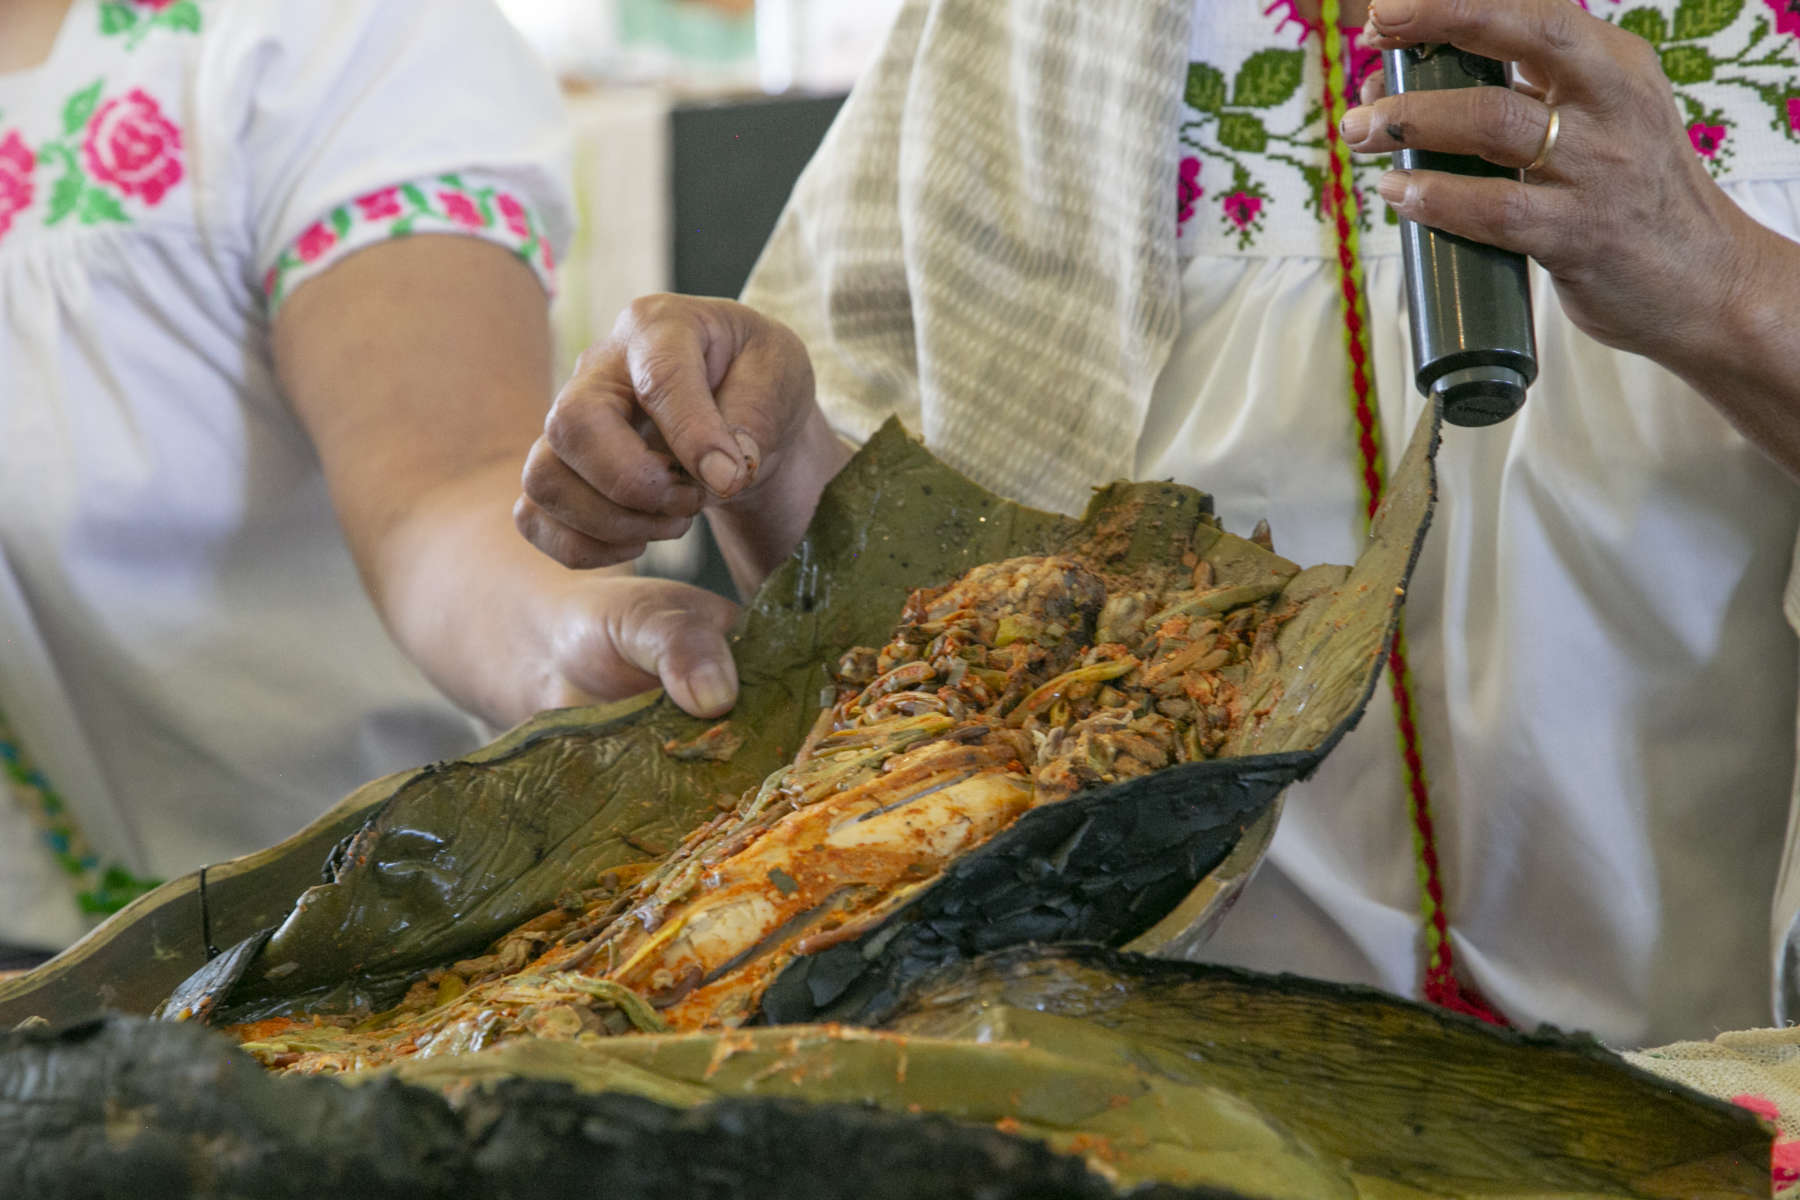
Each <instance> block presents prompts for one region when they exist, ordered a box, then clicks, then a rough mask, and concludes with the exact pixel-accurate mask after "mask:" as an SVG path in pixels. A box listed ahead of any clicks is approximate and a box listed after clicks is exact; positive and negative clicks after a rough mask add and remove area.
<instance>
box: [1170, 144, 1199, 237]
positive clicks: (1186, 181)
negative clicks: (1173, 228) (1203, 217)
mask: <svg viewBox="0 0 1800 1200" xmlns="http://www.w3.org/2000/svg"><path fill="white" fill-rule="evenodd" d="M1204 195H1206V189H1205V188H1203V187H1201V186H1200V160H1199V159H1197V158H1195V157H1194V156H1193V155H1191V154H1190V155H1188V156H1187V157H1186V158H1184V159H1182V160H1181V178H1180V179H1178V180H1177V181H1176V183H1175V196H1176V200H1177V202H1178V203H1179V204H1180V205H1181V212H1180V213H1179V214H1178V215H1177V216H1176V218H1175V224H1176V225H1177V226H1180V225H1185V224H1187V223H1188V220H1189V219H1190V218H1192V217H1193V215H1194V201H1196V200H1198V199H1200V197H1202V196H1204Z"/></svg>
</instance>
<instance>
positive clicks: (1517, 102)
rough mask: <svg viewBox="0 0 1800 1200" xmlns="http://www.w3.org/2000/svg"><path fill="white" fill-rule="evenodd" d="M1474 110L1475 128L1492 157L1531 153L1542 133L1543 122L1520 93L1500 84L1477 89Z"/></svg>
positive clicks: (1475, 90)
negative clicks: (1501, 86)
mask: <svg viewBox="0 0 1800 1200" xmlns="http://www.w3.org/2000/svg"><path fill="white" fill-rule="evenodd" d="M1474 109H1475V123H1476V128H1477V129H1478V130H1480V133H1481V137H1482V141H1483V143H1484V148H1485V149H1486V151H1487V152H1488V154H1487V156H1488V157H1490V158H1493V157H1499V158H1510V157H1512V156H1515V155H1517V154H1519V153H1521V152H1529V151H1530V150H1531V149H1532V148H1533V147H1535V146H1536V145H1537V144H1538V141H1539V140H1540V139H1541V138H1542V136H1543V133H1544V130H1543V128H1542V121H1541V120H1540V119H1539V117H1538V115H1537V114H1535V113H1533V112H1532V111H1531V106H1530V104H1529V103H1528V102H1526V100H1525V98H1524V97H1522V96H1520V95H1519V94H1518V93H1517V92H1513V91H1508V90H1507V89H1505V88H1497V87H1484V88H1475V89H1474ZM1527 157H1529V153H1527Z"/></svg>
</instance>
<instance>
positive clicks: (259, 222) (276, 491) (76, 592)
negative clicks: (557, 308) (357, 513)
mask: <svg viewBox="0 0 1800 1200" xmlns="http://www.w3.org/2000/svg"><path fill="white" fill-rule="evenodd" d="M562 138H563V133H562V128H561V112H560V104H559V100H558V97H557V95H556V91H555V88H554V85H553V83H552V82H551V81H550V80H549V78H548V77H547V75H546V74H545V73H544V72H543V71H542V70H541V69H540V67H539V66H538V64H537V62H536V60H535V59H533V58H532V56H531V55H530V52H529V51H528V50H527V49H526V48H525V47H524V46H523V45H522V43H520V42H519V40H518V39H517V38H516V37H515V36H514V34H513V33H512V31H511V29H510V27H509V26H508V25H507V24H506V22H505V21H504V19H503V18H502V17H501V16H500V15H499V13H498V11H497V10H495V9H494V8H493V7H492V5H491V3H490V2H489V0H435V2H434V3H432V4H430V5H417V4H406V3H398V2H393V0H310V2H309V3H305V4H265V3H260V2H258V0H198V2H197V3H192V2H189V0H177V2H176V3H173V4H142V3H140V4H134V5H119V4H105V5H102V4H99V3H96V0H75V3H74V4H73V6H72V7H71V9H70V11H69V14H68V18H67V21H66V23H65V25H64V27H63V29H62V32H61V34H60V36H59V38H58V40H57V41H56V43H55V46H54V48H53V49H52V51H51V53H50V56H49V58H48V59H47V61H45V62H44V63H43V65H41V66H40V67H38V68H36V69H34V70H31V71H27V72H23V73H19V74H14V75H9V76H0V709H3V710H4V711H5V712H6V713H7V714H8V716H9V717H10V719H11V721H12V724H13V725H14V727H15V729H16V731H17V733H18V734H19V736H20V738H21V740H22V741H23V743H24V744H25V746H26V748H27V749H28V751H29V752H30V753H31V754H32V755H33V756H34V757H35V758H36V759H37V761H38V763H39V765H40V766H41V767H42V768H43V770H44V772H45V773H46V774H47V775H48V776H49V778H50V779H51V781H52V782H53V783H54V784H55V785H56V786H57V787H58V788H59V790H60V791H61V792H62V793H63V794H64V796H65V798H66V799H67V801H68V803H69V804H70V806H71V808H72V810H73V812H74V815H75V818H76V822H77V824H78V825H79V826H80V828H81V829H82V830H83V831H84V832H85V833H86V834H87V836H88V838H89V840H90V841H91V842H92V843H93V844H94V845H95V848H96V849H97V850H98V851H99V852H100V854H101V857H102V858H104V859H107V860H110V861H116V862H118V863H120V864H121V865H123V866H125V867H127V868H128V869H130V870H132V871H134V872H136V873H138V874H140V875H144V874H151V875H162V876H168V875H173V874H177V873H180V872H184V871H188V870H191V869H193V868H195V867H197V866H199V865H201V864H203V863H206V862H209V861H217V860H219V859H222V858H226V857H230V856H234V855H238V854H243V853H247V852H249V851H252V850H256V849H259V848H261V847H264V846H267V845H269V844H271V843H273V842H275V841H277V840H279V839H280V838H282V837H285V836H287V835H288V834H289V833H291V832H293V831H294V830H295V829H297V828H299V827H300V826H301V825H303V824H304V823H306V822H307V821H308V820H310V819H312V818H313V817H314V816H316V815H317V814H318V813H319V812H320V811H322V810H323V809H324V808H325V807H327V806H328V805H329V804H330V803H332V802H334V801H335V800H336V799H338V798H339V797H340V796H342V795H343V794H344V793H345V792H347V791H349V790H350V789H351V788H353V787H355V786H356V785H358V784H361V783H363V782H365V781H367V780H368V779H370V778H373V777H375V776H377V775H380V774H382V773H384V772H387V771H390V770H394V769H398V768H400V767H404V766H408V765H414V764H420V763H425V762H429V761H432V760H434V759H437V758H441V757H445V756H448V755H452V754H455V753H460V752H462V751H464V750H466V749H468V748H469V747H471V746H472V745H474V744H476V742H477V741H478V739H479V737H480V736H481V734H482V731H481V730H480V729H479V727H478V726H477V724H476V723H475V722H474V721H473V720H471V719H470V718H468V717H467V716H465V715H463V714H460V713H458V712H457V711H456V710H455V709H454V708H453V707H452V706H450V705H449V704H448V703H447V702H446V701H445V700H444V699H443V698H442V697H441V696H440V695H438V694H437V693H436V692H435V691H434V689H432V688H431V686H430V685H429V684H428V683H427V682H426V681H425V679H424V678H423V677H422V676H421V675H420V674H419V673H418V671H417V670H416V669H415V668H413V667H412V666H411V665H410V664H409V663H408V662H407V661H406V660H404V659H403V658H402V657H401V655H400V653H399V651H398V650H397V649H396V648H395V647H394V646H393V644H392V643H391V642H390V640H389V639H388V638H387V636H386V634H385V632H384V631H383V629H382V627H381V625H380V622H379V620H378V618H377V617H376V615H375V613H374V611H373V608H372V606H371V605H370V603H369V601H368V599H367V597H366V595H365V593H364V592H363V590H362V588H361V586H360V584H359V581H358V578H357V574H356V570H355V568H354V566H353V564H352V563H351V560H350V557H349V554H348V552H347V550H346V548H345V546H344V543H343V540H342V536H341V534H340V532H339V530H338V528H337V525H336V523H335V519H334V517H333V513H332V508H331V504H330V500H329V497H328V496H327V494H326V489H325V486H324V483H323V481H322V478H321V475H320V469H319V463H318V461H317V458H316V455H315V453H314V451H313V448H312V446H311V444H310V442H309V441H308V439H307V437H306V435H305V433H304V431H303V429H302V428H301V426H300V423H299V422H298V420H297V418H296V417H295V415H294V413H293V412H292V410H291V409H290V408H289V406H288V404H287V403H286V401H285V400H284V398H283V397H282V396H281V394H280V392H279V390H278V388H277V386H276V383H275V379H274V375H273V368H272V364H271V361H270V349H269V341H268V335H269V327H268V314H267V311H266V309H267V303H266V301H265V291H266V290H267V291H273V292H276V293H278V294H286V293H287V292H291V290H292V289H293V287H295V286H299V282H298V281H299V280H301V279H303V278H304V277H305V275H306V274H307V273H308V272H312V271H317V270H318V269H321V268H322V267H324V266H326V265H328V264H329V263H330V262H331V261H334V259H335V257H336V256H337V255H339V254H342V253H344V252H346V251H347V250H349V249H351V248H353V247H355V246H360V245H364V244H367V243H368V242H369V241H370V240H371V238H372V235H371V232H370V228H371V226H370V223H371V222H374V221H376V220H378V219H379V220H382V221H387V222H395V223H398V222H400V219H401V214H400V210H401V209H402V208H405V209H406V210H407V211H409V212H411V214H412V215H411V219H410V220H408V221H406V222H405V223H404V224H403V225H399V227H395V225H383V226H381V231H382V232H385V233H386V234H388V235H393V234H398V233H402V232H407V231H409V230H427V229H450V230H454V231H456V232H468V233H473V234H476V235H478V236H486V237H492V238H494V239H495V240H499V241H502V242H503V243H505V244H508V245H509V246H511V247H512V248H514V249H515V250H517V251H519V252H520V253H521V254H522V255H529V257H530V260H531V262H532V265H533V266H534V267H536V268H537V269H539V270H540V271H545V270H547V269H548V266H549V262H550V261H551V257H552V254H551V251H550V247H551V246H552V245H554V246H555V248H556V249H558V250H560V249H561V248H563V247H564V246H566V244H567V237H568V232H569V228H568V226H569V216H568V213H569V205H568V201H567V197H566V194H565V188H564V186H563V183H562V180H561V173H562V170H563V165H562V161H561V159H562V156H563V145H562ZM455 172H466V173H467V175H466V177H464V176H459V175H454V174H452V173H455ZM446 176H448V178H446ZM402 184H406V185H408V186H410V187H412V188H413V189H414V191H415V192H416V193H417V203H416V204H415V203H414V202H413V199H412V198H411V196H412V194H411V193H408V194H407V197H401V196H400V195H399V193H398V192H395V193H390V194H385V195H384V189H387V188H390V187H397V186H398V185H402ZM419 302H420V303H430V302H431V298H430V297H420V298H419ZM455 586H456V583H455V580H446V581H445V587H446V589H454V587H455ZM15 816H16V814H15ZM9 821H10V818H9ZM19 828H22V827H15V826H12V825H10V824H8V825H6V826H0V829H4V832H0V839H3V840H0V940H3V941H8V942H16V943H36V944H40V945H50V946H55V945H57V944H60V943H63V942H66V941H68V940H69V939H70V938H72V937H74V936H76V935H78V934H79V933H80V932H81V931H82V927H83V926H82V923H81V922H80V921H79V920H78V919H77V916H76V910H75V905H74V901H73V899H72V898H71V897H70V896H69V895H68V894H67V891H68V889H67V887H66V885H65V886H64V887H63V888H62V894H59V895H52V894H48V892H49V891H51V890H54V889H52V888H51V884H50V883H49V882H48V880H49V878H50V876H49V875H48V874H47V873H46V872H45V870H44V858H43V855H44V851H43V848H42V847H41V846H39V845H37V844H36V843H35V841H34V840H32V839H27V838H22V837H19V836H17V833H18V829H19Z"/></svg>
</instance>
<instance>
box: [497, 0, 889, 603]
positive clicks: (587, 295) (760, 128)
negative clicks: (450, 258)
mask: <svg viewBox="0 0 1800 1200" xmlns="http://www.w3.org/2000/svg"><path fill="white" fill-rule="evenodd" d="M498 3H499V5H500V7H501V8H502V9H503V10H504V11H505V12H506V14H507V16H508V17H509V18H510V19H511V20H512V21H513V23H514V24H515V25H517V26H518V28H519V30H520V31H521V32H522V33H523V34H524V35H525V37H526V39H527V40H529V41H530V42H531V44H532V45H533V46H534V47H536V49H537V51H538V53H539V54H541V55H542V56H543V57H544V59H545V61H546V62H548V63H549V64H550V66H551V68H552V69H553V70H554V71H555V72H556V73H557V75H558V76H559V77H560V78H561V80H562V81H563V88H564V91H565V93H566V95H567V99H568V105H569V115H570V119H571V121H572V124H573V127H574V132H575V160H574V170H575V193H576V203H577V205H578V207H579V209H580V216H581V221H580V226H579V229H578V232H577V235H576V240H575V243H574V245H573V246H572V247H571V251H570V254H569V256H568V260H567V261H566V262H565V263H564V264H563V265H562V270H561V271H560V272H559V275H560V291H559V293H558V295H557V298H556V304H555V309H554V314H553V315H554V318H555V323H556V334H557V343H558V356H559V360H560V363H559V365H560V367H561V369H562V371H563V372H564V373H565V374H566V373H567V370H568V369H569V368H570V367H572V366H573V363H574V359H575V356H576V355H577V354H579V353H580V352H581V349H582V347H583V346H585V345H587V344H588V343H589V342H591V341H594V340H596V339H598V338H601V337H604V336H605V335H606V334H607V332H608V331H609V330H610V329H611V328H612V324H613V321H614V319H615V318H616V317H617V316H618V314H619V311H620V310H621V309H623V308H624V307H625V305H627V304H628V303H630V302H631V300H632V299H633V298H635V297H637V296H641V295H644V294H645V293H648V292H659V291H677V292H688V293H692V294H696V295H709V296H736V295H737V294H738V291H739V290H740V289H741V288H742V287H743V283H744V278H745V276H746V275H748V273H749V271H750V268H751V266H752V265H753V264H754V263H755V262H756V256H757V254H758V252H760V250H761V249H762V245H763V242H764V241H765V240H766V239H767V238H768V235H769V231H770V230H771V229H772V228H773V227H774V224H775V219H776V217H777V216H778V215H779V213H780V211H781V207H782V205H783V204H784V203H785V202H786V200H787V196H788V192H789V191H790V190H791V189H792V188H793V185H794V180H795V178H796V177H797V176H798V175H799V173H800V170H801V168H802V167H804V166H805V165H806V162H807V160H808V159H809V158H810V157H811V156H812V152H813V150H814V149H815V148H817V146H818V143H819V140H820V138H822V137H823V136H824V133H825V130H826V128H827V127H829V125H830V124H831V120H832V118H833V117H834V116H836V114H837V109H838V106H839V104H841V103H842V101H843V98H844V94H845V93H846V92H848V91H849V89H850V87H851V85H852V84H853V83H854V82H855V81H856V77H857V75H858V74H860V73H861V72H862V70H863V69H864V68H865V67H866V66H867V64H868V63H869V61H870V60H871V58H872V57H873V55H874V53H875V52H876V50H877V49H878V48H879V46H880V44H881V41H882V39H883V38H884V37H885V35H886V33H887V28H888V26H889V24H890V23H891V22H892V20H893V17H894V14H895V12H896V11H898V9H899V6H900V0H498ZM639 569H640V570H641V571H643V572H645V573H648V574H656V575H663V576H667V577H670V578H676V579H686V580H689V581H690V582H695V583H699V584H701V585H702V586H705V587H710V588H712V589H714V590H716V591H720V592H722V593H724V594H726V595H733V596H735V593H734V592H733V590H732V588H731V585H730V582H729V579H728V577H727V576H726V574H725V571H724V565H723V563H722V562H721V561H720V559H719V557H718V553H717V551H716V550H715V549H714V548H713V546H712V545H711V542H710V539H709V538H708V537H707V536H706V534H705V532H704V522H696V523H695V526H694V531H693V532H691V533H690V534H689V535H688V536H687V537H685V538H683V539H682V540H680V541H678V542H667V543H660V544H656V545H653V546H652V547H651V548H650V551H649V552H648V553H647V554H646V555H645V558H644V560H643V561H641V562H640V563H639Z"/></svg>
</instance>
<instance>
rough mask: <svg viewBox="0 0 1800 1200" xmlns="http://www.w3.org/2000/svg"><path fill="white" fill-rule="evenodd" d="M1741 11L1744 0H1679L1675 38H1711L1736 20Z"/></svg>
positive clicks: (1676, 11)
mask: <svg viewBox="0 0 1800 1200" xmlns="http://www.w3.org/2000/svg"><path fill="white" fill-rule="evenodd" d="M1743 11H1744V0H1681V5H1680V6H1679V7H1678V8H1676V10H1675V36H1676V37H1678V38H1682V39H1686V38H1703V37H1711V36H1712V35H1713V34H1715V33H1717V32H1719V30H1721V29H1723V28H1725V27H1726V26H1727V25H1729V24H1731V23H1732V22H1733V21H1735V20H1737V16H1738V14H1739V13H1741V12H1743Z"/></svg>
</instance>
